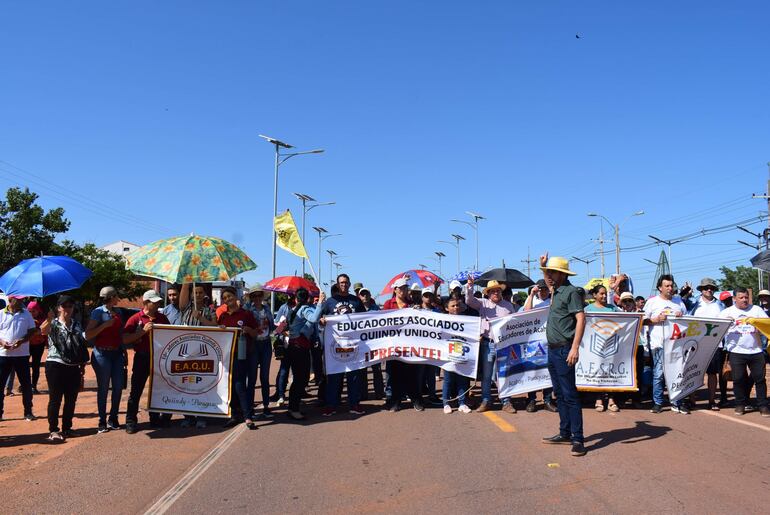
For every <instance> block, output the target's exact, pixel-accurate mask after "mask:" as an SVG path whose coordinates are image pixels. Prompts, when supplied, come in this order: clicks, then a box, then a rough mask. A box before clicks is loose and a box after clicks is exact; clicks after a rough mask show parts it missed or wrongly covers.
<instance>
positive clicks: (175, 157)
mask: <svg viewBox="0 0 770 515" xmlns="http://www.w3.org/2000/svg"><path fill="white" fill-rule="evenodd" d="M0 12H1V13H2V19H3V22H4V23H3V30H2V31H0V59H2V61H1V62H2V70H3V75H4V80H2V81H0V98H1V99H2V104H0V105H1V106H2V107H1V108H0V109H1V111H0V112H1V113H2V120H3V123H2V124H0V187H2V188H6V187H9V186H12V185H19V184H21V185H28V186H30V188H31V189H33V190H34V191H36V192H38V193H39V194H40V195H41V203H42V204H43V205H45V206H48V207H54V206H63V207H64V208H65V209H66V210H67V214H68V216H69V217H70V219H71V220H72V229H71V231H70V233H69V235H68V236H69V237H70V238H72V239H75V240H77V241H81V242H82V241H93V242H95V243H97V244H106V243H109V242H112V241H115V240H118V239H124V240H128V241H133V242H136V243H139V244H143V243H147V242H150V241H153V240H156V239H159V238H164V237H170V236H173V235H178V234H183V233H187V232H191V231H194V232H196V233H199V234H205V235H216V236H220V237H223V238H225V239H229V240H231V241H233V242H235V243H238V244H239V245H241V246H242V247H243V248H244V249H245V250H246V251H247V253H248V254H249V255H250V256H251V257H252V258H253V259H254V261H255V262H257V264H258V265H259V268H258V270H257V271H256V272H254V273H251V274H249V275H248V277H247V279H248V280H249V281H255V280H259V281H264V280H266V279H269V277H270V238H271V216H272V198H273V154H272V147H271V146H269V145H268V144H267V143H265V142H264V141H262V140H261V139H260V138H258V136H257V135H258V134H267V135H270V136H273V137H276V138H279V139H282V140H284V141H287V142H289V143H292V144H294V145H296V146H297V149H298V150H304V149H311V148H319V147H320V148H324V149H325V150H326V152H325V153H324V154H321V155H311V156H299V157H296V158H294V159H291V160H289V161H288V162H286V163H285V165H283V166H282V167H281V179H280V186H279V202H278V205H279V209H281V210H282V209H285V208H291V209H292V211H293V213H294V214H295V218H299V216H298V215H299V212H300V204H299V201H297V200H296V199H295V198H294V197H293V196H292V195H291V193H292V192H301V193H306V194H309V195H312V196H313V197H315V198H317V199H318V200H320V201H335V202H336V205H335V206H331V207H319V208H317V209H314V210H313V211H311V212H310V215H309V221H308V228H309V227H310V226H312V225H322V226H324V227H326V228H328V229H329V230H330V231H331V232H332V233H342V236H339V237H334V238H330V239H329V240H327V241H326V242H324V249H328V248H332V249H333V250H335V251H336V252H337V253H338V254H339V255H340V256H343V257H340V259H339V262H340V263H342V264H343V265H344V266H343V269H344V270H345V271H347V272H348V273H349V274H350V275H351V278H352V279H353V281H363V282H364V283H366V284H367V285H368V286H370V287H372V289H373V290H374V289H376V290H379V289H380V288H381V287H382V286H383V285H384V284H385V282H386V281H387V280H388V279H389V278H390V277H391V276H393V275H395V274H396V273H397V272H399V271H402V270H405V269H409V268H415V267H417V265H418V264H419V263H425V264H428V265H430V266H431V267H437V263H436V262H435V261H430V259H429V258H430V257H431V256H433V253H434V252H435V251H437V250H440V251H443V252H444V253H445V254H447V256H448V257H447V259H446V260H445V261H444V263H443V272H444V275H445V276H451V275H452V274H453V273H454V272H456V268H457V265H456V251H455V250H454V249H453V248H452V247H450V246H448V245H443V244H439V243H437V240H448V239H450V234H451V233H453V232H459V233H460V234H462V235H464V236H465V237H466V238H468V240H467V241H466V242H463V244H462V246H461V266H462V268H468V267H470V266H472V265H473V262H474V259H475V251H474V242H473V234H472V231H471V229H470V228H469V227H466V226H463V225H460V224H456V223H452V222H450V221H449V220H450V219H451V218H463V217H466V216H467V215H464V213H465V211H467V210H470V211H475V212H478V213H481V214H482V215H484V216H486V217H487V220H485V221H483V222H482V223H481V224H482V225H481V229H480V248H481V258H480V266H481V268H487V267H489V266H498V265H500V264H501V263H502V261H503V260H505V262H506V264H507V265H508V266H514V267H517V268H522V269H524V270H525V271H526V265H525V264H524V263H522V262H521V260H522V259H525V258H526V256H527V248H528V247H529V248H530V249H531V252H532V255H533V256H536V255H537V254H538V253H540V252H542V251H543V250H545V249H549V250H551V252H552V253H560V254H564V255H566V256H567V257H571V256H572V255H576V256H578V257H587V258H588V259H591V255H592V253H594V252H595V251H596V249H597V245H596V243H594V242H591V241H590V240H591V238H597V237H598V233H599V222H598V219H596V218H589V217H587V216H586V213H587V212H588V211H596V212H599V213H601V214H603V215H604V216H606V217H607V218H609V219H610V220H612V221H613V222H617V223H621V222H623V221H624V220H626V218H627V216H628V215H630V214H631V213H633V212H635V211H637V210H640V209H643V210H644V211H645V212H646V214H645V215H643V216H640V217H634V218H631V219H628V221H627V222H625V223H624V224H623V225H622V227H621V243H622V245H623V246H633V245H641V244H643V243H645V242H649V241H650V240H649V238H648V237H647V235H648V234H653V235H656V236H658V237H661V238H664V239H669V238H674V237H677V236H680V235H682V234H687V233H690V232H693V231H696V230H699V229H701V228H709V227H717V226H722V225H725V224H730V223H733V222H737V221H739V220H744V219H748V218H751V217H754V216H757V215H759V213H760V212H762V211H764V212H766V209H767V205H766V203H764V202H763V201H762V200H753V199H751V194H752V193H762V192H764V190H765V188H766V181H767V177H768V171H767V166H766V162H767V161H768V160H770V148H768V147H769V145H768V138H767V134H768V127H770V109H768V98H769V97H768V95H767V84H768V82H769V79H770V77H769V75H770V71H769V70H768V68H767V66H766V62H767V55H768V50H770V48H768V47H769V46H770V45H769V44H768V43H769V37H768V34H767V29H766V20H767V19H768V15H770V8H768V6H767V4H766V3H765V2H759V1H755V2H740V3H725V2H703V1H701V2H677V3H676V4H671V3H663V2H646V3H637V4H635V5H631V4H628V3H625V2H623V3H621V2H582V3H580V4H579V5H578V4H577V3H575V2H556V1H550V2H502V1H499V2H485V3H484V5H483V7H481V4H473V5H472V4H469V3H468V2H454V1H446V2H440V3H437V2H415V1H411V2H399V1H391V2H353V1H350V2H312V1H303V2H281V3H276V2H257V1H249V2H246V1H241V2H238V1H230V2H192V1H185V2H181V1H177V2H170V1H169V2H163V3H158V2H142V1H132V2H110V3H104V2H88V1H81V2H76V3H61V2H16V3H15V5H11V4H8V3H6V4H5V5H4V7H3V8H2V11H0ZM576 34H580V36H581V37H580V38H579V39H578V38H576V37H575V35H576ZM765 223H766V222H760V223H755V224H754V225H752V226H750V229H753V230H755V231H759V230H761V228H762V227H764V224H765ZM605 230H606V231H607V233H606V234H605V236H606V237H607V238H608V239H611V234H609V228H607V227H606V226H605ZM314 235H315V233H314V232H311V231H310V230H309V229H308V237H307V246H308V248H309V250H310V252H311V256H312V258H313V260H314V261H315V260H316V255H317V248H318V242H317V238H315V237H314ZM746 238H749V240H748V241H752V240H751V237H749V236H748V235H746V234H743V233H740V232H739V231H737V230H734V231H728V232H725V233H722V234H718V235H712V236H707V237H703V238H699V239H696V240H691V241H689V242H684V243H680V244H677V245H675V246H674V247H673V249H672V254H673V268H674V273H675V275H676V276H677V279H678V280H679V282H681V281H683V280H687V279H689V280H691V281H698V280H699V279H700V278H701V277H703V276H704V275H711V276H715V277H718V276H719V273H718V271H717V270H718V267H719V265H720V264H723V263H726V264H728V265H729V266H735V265H737V264H748V258H749V257H750V256H751V255H753V251H752V249H749V248H747V247H743V246H741V245H740V244H737V243H736V240H737V239H746ZM752 242H753V241H752ZM606 245H607V248H609V249H611V248H613V245H614V244H613V243H612V242H608V243H607V244H606ZM659 252H660V249H656V248H652V249H647V250H643V251H635V252H630V251H629V252H624V253H623V254H622V265H623V266H622V268H623V269H624V270H627V271H628V272H629V274H630V275H631V276H632V278H634V280H635V284H636V287H637V290H638V292H639V293H643V294H646V293H647V292H648V291H649V288H650V284H649V283H650V281H651V280H652V276H653V272H654V267H653V266H652V265H650V264H648V263H647V262H645V261H644V259H645V258H646V259H651V260H656V259H657V256H658V254H659ZM606 263H607V269H608V270H611V269H613V268H614V255H608V256H607V257H606ZM299 266H300V264H299V259H298V258H295V257H294V256H291V255H289V254H286V253H285V252H280V251H279V259H278V273H279V275H286V274H293V273H294V272H295V271H296V270H297V269H299ZM573 267H574V268H575V269H576V270H577V271H578V272H579V273H580V276H578V278H577V282H580V283H582V282H583V281H584V280H585V278H586V277H585V265H583V264H580V263H577V262H575V263H573ZM321 270H322V278H323V281H324V282H325V281H326V280H328V275H329V260H328V255H327V254H326V252H324V253H323V257H322V260H321ZM591 272H592V274H591V275H598V272H599V262H598V261H595V262H593V263H591ZM533 275H535V276H538V275H539V274H535V273H534V272H533Z"/></svg>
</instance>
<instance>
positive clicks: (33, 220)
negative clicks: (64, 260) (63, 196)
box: [0, 188, 70, 273]
mask: <svg viewBox="0 0 770 515" xmlns="http://www.w3.org/2000/svg"><path fill="white" fill-rule="evenodd" d="M37 199H38V195H37V194H36V193H33V192H31V191H29V188H24V190H23V191H22V190H21V189H20V188H10V189H9V190H8V191H7V192H6V194H5V200H0V273H5V272H6V271H8V270H9V269H10V268H13V267H14V266H16V265H18V264H19V262H20V261H22V260H24V259H29V258H33V257H36V256H40V255H42V254H49V255H50V254H54V251H55V249H56V245H55V243H54V240H55V238H56V235H57V234H63V233H65V232H67V230H68V229H69V227H70V222H69V220H67V219H66V218H64V209H62V208H60V207H57V208H56V209H51V210H49V211H45V210H44V209H43V208H42V207H40V206H39V205H37V204H36V203H35V201H36V200H37Z"/></svg>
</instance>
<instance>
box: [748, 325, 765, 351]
mask: <svg viewBox="0 0 770 515" xmlns="http://www.w3.org/2000/svg"><path fill="white" fill-rule="evenodd" d="M745 321H746V322H747V323H749V324H751V325H753V326H754V327H756V328H757V329H759V332H760V333H762V334H764V335H765V337H767V338H770V318H746V319H745ZM768 352H770V350H768Z"/></svg>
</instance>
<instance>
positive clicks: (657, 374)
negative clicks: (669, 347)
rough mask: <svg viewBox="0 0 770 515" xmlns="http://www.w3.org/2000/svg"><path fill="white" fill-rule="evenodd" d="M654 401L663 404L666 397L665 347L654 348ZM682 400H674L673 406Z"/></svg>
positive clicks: (659, 404)
mask: <svg viewBox="0 0 770 515" xmlns="http://www.w3.org/2000/svg"><path fill="white" fill-rule="evenodd" d="M651 352H652V402H654V403H655V404H657V405H658V406H663V402H664V401H665V397H663V390H664V389H665V388H666V379H665V376H664V375H663V348H662V347H661V348H660V349H652V351H651ZM681 403H682V401H676V402H672V403H671V405H672V406H679V405H680V404H681Z"/></svg>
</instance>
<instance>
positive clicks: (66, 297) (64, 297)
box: [56, 295, 75, 306]
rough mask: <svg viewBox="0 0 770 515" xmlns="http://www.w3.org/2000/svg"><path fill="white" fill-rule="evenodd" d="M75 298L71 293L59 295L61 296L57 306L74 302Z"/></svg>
mask: <svg viewBox="0 0 770 515" xmlns="http://www.w3.org/2000/svg"><path fill="white" fill-rule="evenodd" d="M74 303H75V298H74V297H72V296H71V295H59V298H58V299H56V305H57V306H63V305H64V304H74Z"/></svg>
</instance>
